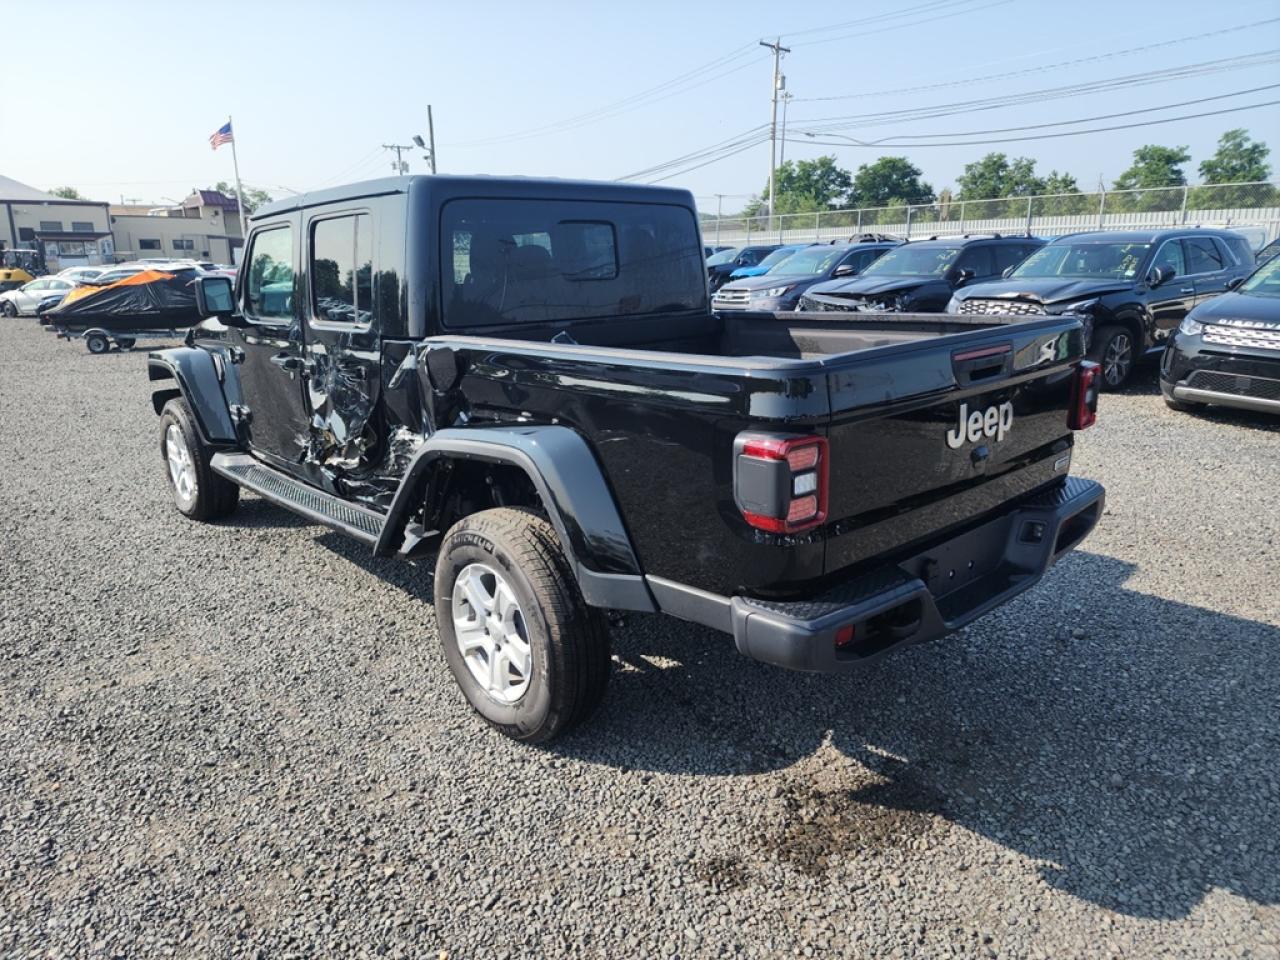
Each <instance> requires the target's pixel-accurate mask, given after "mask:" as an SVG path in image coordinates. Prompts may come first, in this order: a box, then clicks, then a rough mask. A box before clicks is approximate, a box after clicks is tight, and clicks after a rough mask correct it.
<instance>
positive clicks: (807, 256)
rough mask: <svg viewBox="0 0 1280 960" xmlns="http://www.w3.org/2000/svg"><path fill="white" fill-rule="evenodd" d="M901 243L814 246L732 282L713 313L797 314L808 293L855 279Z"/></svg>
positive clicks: (719, 295)
mask: <svg viewBox="0 0 1280 960" xmlns="http://www.w3.org/2000/svg"><path fill="white" fill-rule="evenodd" d="M901 245H902V241H901V240H893V239H885V238H882V237H867V238H866V239H863V240H858V241H856V242H852V243H845V242H843V241H837V242H835V243H815V244H814V245H813V246H811V247H806V248H805V249H803V250H800V251H798V252H797V253H793V254H792V255H791V256H789V257H787V259H785V260H783V261H782V262H781V263H779V264H778V265H777V266H775V267H774V268H773V269H772V270H770V271H769V272H768V273H765V274H761V275H760V276H758V277H743V278H742V279H740V280H730V281H729V282H728V283H726V284H725V285H724V286H723V287H721V288H720V289H719V290H717V291H716V294H715V296H714V297H712V298H711V308H712V309H713V310H764V311H769V312H772V311H775V310H794V309H795V308H796V304H797V303H799V302H800V298H801V297H802V296H803V295H804V292H805V291H806V290H809V289H810V288H812V287H814V286H816V285H817V284H820V283H825V282H826V281H828V280H831V279H838V278H840V277H856V276H857V275H858V274H860V273H862V271H864V270H865V269H866V268H867V267H869V266H870V265H871V264H873V263H875V262H876V260H878V259H880V257H882V256H884V254H886V253H888V252H889V251H890V250H892V249H894V247H898V246H901Z"/></svg>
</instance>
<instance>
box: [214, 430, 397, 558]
mask: <svg viewBox="0 0 1280 960" xmlns="http://www.w3.org/2000/svg"><path fill="white" fill-rule="evenodd" d="M209 465H210V466H211V467H213V471H214V473H217V474H220V475H222V476H224V477H226V478H227V479H228V480H230V481H232V482H233V483H237V484H239V485H240V486H242V487H244V488H245V489H246V490H252V491H253V492H254V493H256V494H258V496H260V497H262V498H263V499H264V500H270V501H271V502H272V503H275V504H278V505H279V506H282V507H284V508H285V509H287V510H292V511H293V512H294V513H296V514H299V515H301V516H303V517H306V518H307V519H308V520H311V521H314V522H315V523H322V524H324V525H325V526H326V527H332V528H333V529H334V530H337V531H339V532H340V533H345V534H347V535H348V536H351V537H355V538H356V539H357V540H360V541H361V542H363V543H367V544H369V546H373V545H374V544H376V543H377V542H378V535H379V534H380V533H381V532H382V525H383V523H384V521H385V520H386V518H385V517H384V516H383V514H381V513H378V512H377V511H376V510H369V509H366V508H365V507H358V506H356V505H355V504H353V503H349V502H348V501H346V500H343V499H342V498H341V497H335V496H334V495H333V494H330V493H325V492H324V491H323V490H317V489H316V488H315V487H313V486H311V485H309V484H306V483H303V482H302V481H301V480H298V479H296V478H294V477H291V476H289V475H288V474H287V473H283V472H281V471H280V470H276V469H274V468H272V467H268V466H267V465H266V464H264V463H261V462H259V461H257V460H255V459H254V458H253V457H251V456H249V455H248V454H246V453H215V454H214V455H213V459H212V460H211V461H210V464H209Z"/></svg>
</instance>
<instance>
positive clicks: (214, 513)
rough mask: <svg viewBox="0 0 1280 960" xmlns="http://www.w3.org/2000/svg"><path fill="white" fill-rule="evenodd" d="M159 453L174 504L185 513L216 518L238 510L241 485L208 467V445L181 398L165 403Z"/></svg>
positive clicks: (198, 516)
mask: <svg viewBox="0 0 1280 960" xmlns="http://www.w3.org/2000/svg"><path fill="white" fill-rule="evenodd" d="M160 456H161V458H162V459H163V461H164V475H165V478H166V479H167V480H168V481H169V489H170V491H171V492H172V493H173V503H174V506H176V507H177V508H178V510H179V511H180V512H181V513H183V514H184V515H185V516H188V517H190V518H191V519H192V520H217V519H219V518H221V517H225V516H227V515H228V514H230V513H231V512H232V511H234V510H235V508H236V504H237V503H239V502H240V488H239V487H238V486H236V484H234V483H232V482H231V481H230V480H228V479H227V478H226V477H220V476H218V474H216V473H214V472H213V468H212V467H210V466H209V459H210V453H209V448H208V447H206V446H205V445H204V443H203V441H201V439H200V434H199V433H198V432H197V431H196V426H195V421H194V420H193V419H192V416H191V409H190V408H189V407H188V406H187V402H186V401H185V400H182V399H181V398H178V399H174V400H170V401H169V402H168V403H166V404H165V405H164V410H163V411H162V412H161V414H160Z"/></svg>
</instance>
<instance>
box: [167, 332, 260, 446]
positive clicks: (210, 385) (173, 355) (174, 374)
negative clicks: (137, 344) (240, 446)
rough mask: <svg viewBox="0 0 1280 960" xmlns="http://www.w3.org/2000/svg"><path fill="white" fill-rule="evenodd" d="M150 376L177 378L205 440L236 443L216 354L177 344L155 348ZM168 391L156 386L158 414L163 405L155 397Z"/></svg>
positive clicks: (180, 389)
mask: <svg viewBox="0 0 1280 960" xmlns="http://www.w3.org/2000/svg"><path fill="white" fill-rule="evenodd" d="M147 377H148V379H150V380H151V381H153V382H154V381H159V380H175V381H177V384H178V390H179V391H180V392H181V394H182V397H183V399H184V400H186V401H187V405H188V406H190V407H191V412H192V414H193V415H194V416H195V421H196V429H198V430H199V431H200V436H201V439H202V440H204V441H205V442H206V443H209V444H212V445H215V446H221V445H226V444H235V443H237V442H238V438H237V437H236V428H235V424H233V423H232V422H231V411H230V410H228V409H227V401H226V398H225V397H224V396H223V393H222V383H221V381H220V379H219V377H218V368H217V366H216V365H215V363H214V359H213V355H212V354H210V353H209V352H208V351H206V350H199V349H197V348H195V347H174V348H173V349H171V350H156V351H154V352H152V353H151V354H150V355H149V356H148V357H147ZM167 392H168V391H164V390H160V389H155V390H153V393H152V397H153V399H152V404H153V406H156V412H157V413H159V412H160V409H161V408H162V407H163V404H156V403H155V399H156V398H158V397H159V396H161V395H163V394H165V393H167Z"/></svg>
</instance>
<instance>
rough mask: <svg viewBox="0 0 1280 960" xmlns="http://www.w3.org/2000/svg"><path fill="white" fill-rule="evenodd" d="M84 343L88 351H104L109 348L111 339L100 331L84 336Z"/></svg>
mask: <svg viewBox="0 0 1280 960" xmlns="http://www.w3.org/2000/svg"><path fill="white" fill-rule="evenodd" d="M84 345H85V346H86V347H88V348H89V352H90V353H95V354H96V353H106V352H107V351H108V350H110V349H111V341H110V340H108V339H107V338H106V337H105V336H103V335H102V334H101V333H91V334H89V335H88V336H87V337H85V338H84Z"/></svg>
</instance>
